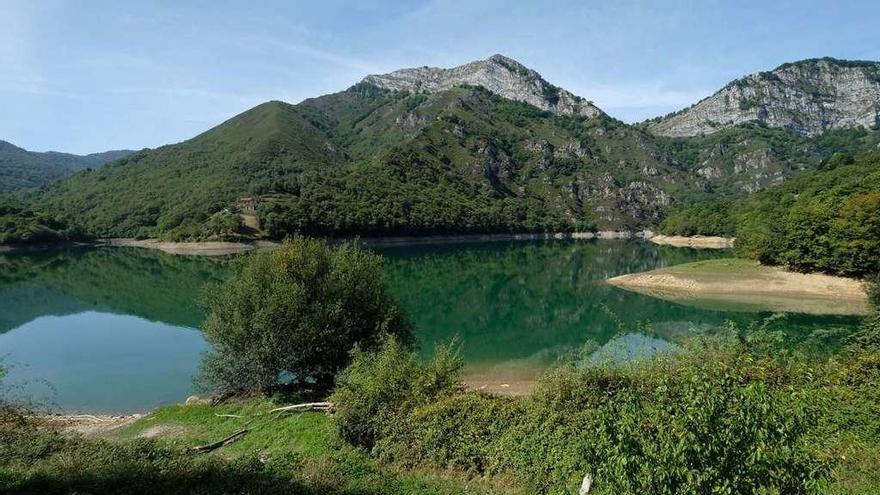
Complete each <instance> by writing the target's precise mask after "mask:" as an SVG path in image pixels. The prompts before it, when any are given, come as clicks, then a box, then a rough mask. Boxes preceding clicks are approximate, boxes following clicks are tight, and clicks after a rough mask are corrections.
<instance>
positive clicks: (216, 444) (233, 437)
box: [189, 428, 249, 453]
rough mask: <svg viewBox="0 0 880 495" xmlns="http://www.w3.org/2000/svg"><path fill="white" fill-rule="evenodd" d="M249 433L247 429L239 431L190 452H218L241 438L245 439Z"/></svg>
mask: <svg viewBox="0 0 880 495" xmlns="http://www.w3.org/2000/svg"><path fill="white" fill-rule="evenodd" d="M248 431H249V430H248V429H247V428H245V429H244V430H238V431H237V432H235V433H233V434H232V435H229V436H228V437H226V438H224V439H222V440H218V441H216V442H214V443H209V444H207V445H199V446H198V447H192V448H190V449H189V450H191V451H193V452H202V453H204V452H211V451H214V450H217V449H219V448H220V447H223V446H226V445H229V444H230V443H232V442H234V441H236V440H238V439H239V438H241V437H243V436H244V435H245V434H246V433H247V432H248Z"/></svg>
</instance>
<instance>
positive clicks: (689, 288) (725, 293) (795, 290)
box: [608, 259, 869, 315]
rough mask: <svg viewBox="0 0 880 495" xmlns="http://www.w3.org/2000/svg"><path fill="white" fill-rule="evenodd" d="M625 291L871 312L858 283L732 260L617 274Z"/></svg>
mask: <svg viewBox="0 0 880 495" xmlns="http://www.w3.org/2000/svg"><path fill="white" fill-rule="evenodd" d="M608 283H609V284H612V285H615V286H617V287H621V288H623V289H627V290H631V291H634V292H639V293H642V294H646V295H649V296H653V297H659V298H661V299H666V300H670V301H675V302H682V303H686V304H691V305H694V306H700V307H705V308H711V309H727V310H738V309H739V310H748V311H754V310H756V309H759V310H766V311H778V312H792V313H810V314H839V315H861V314H867V313H868V311H869V307H868V300H867V295H866V293H865V287H864V284H863V283H862V282H860V281H858V280H854V279H849V278H844V277H834V276H830V275H821V274H804V273H794V272H789V271H786V270H784V269H782V268H777V267H767V266H761V265H759V264H758V263H756V262H752V261H746V260H736V259H722V260H708V261H699V262H696V263H687V264H684V265H677V266H673V267H668V268H661V269H658V270H653V271H649V272H643V273H633V274H629V275H621V276H619V277H614V278H611V279H608Z"/></svg>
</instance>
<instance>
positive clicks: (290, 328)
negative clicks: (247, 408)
mask: <svg viewBox="0 0 880 495" xmlns="http://www.w3.org/2000/svg"><path fill="white" fill-rule="evenodd" d="M207 301H208V315H207V318H206V320H205V323H204V325H203V330H204V335H205V338H206V340H207V341H208V343H210V344H211V346H212V351H211V352H210V353H209V354H207V355H206V356H205V358H204V361H203V365H202V367H203V372H204V374H205V377H206V379H207V380H208V382H209V385H210V388H212V389H214V390H215V391H220V392H237V391H242V390H260V391H270V390H275V389H278V388H279V387H280V386H283V385H287V384H291V385H296V388H297V389H302V388H303V387H305V386H306V385H307V384H311V385H312V386H314V387H317V388H318V389H322V390H326V389H327V388H329V387H330V386H332V384H333V377H334V376H335V375H336V373H337V372H338V371H339V370H340V369H342V368H343V367H344V366H345V365H346V364H347V362H348V358H349V352H350V351H351V349H352V348H353V347H354V346H361V347H363V348H366V349H369V348H371V347H374V346H375V344H376V343H377V341H378V339H379V337H380V336H381V335H394V336H397V337H398V338H401V339H405V340H406V339H409V338H410V331H411V329H410V323H409V321H408V320H407V319H406V317H405V316H404V315H403V314H402V312H401V310H400V309H399V308H398V307H397V304H396V302H395V301H394V300H393V298H392V297H391V296H390V295H389V294H388V292H387V289H386V287H385V283H384V279H383V274H382V263H381V258H379V257H378V256H376V255H375V254H372V253H369V252H367V251H363V250H361V249H360V248H358V247H357V245H356V244H354V243H353V242H348V243H344V244H342V245H340V246H338V247H334V248H331V247H330V246H328V245H327V243H326V242H324V241H318V240H311V239H305V238H302V237H297V238H293V239H291V240H288V241H285V242H284V244H283V245H282V246H281V247H279V248H278V249H273V250H270V251H263V252H258V253H255V254H253V255H251V256H248V257H247V258H245V259H244V260H243V261H242V263H241V265H240V266H239V267H238V270H237V271H236V273H235V274H234V275H233V277H232V278H231V279H230V280H228V281H227V282H225V283H222V284H218V285H214V286H212V287H211V288H210V290H209V294H208V297H207Z"/></svg>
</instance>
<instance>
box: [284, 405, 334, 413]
mask: <svg viewBox="0 0 880 495" xmlns="http://www.w3.org/2000/svg"><path fill="white" fill-rule="evenodd" d="M331 410H333V403H332V402H306V403H304V404H294V405H292V406H283V407H276V408H275V409H272V410H271V411H269V414H271V413H276V412H306V411H331Z"/></svg>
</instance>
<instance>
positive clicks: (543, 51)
mask: <svg viewBox="0 0 880 495" xmlns="http://www.w3.org/2000/svg"><path fill="white" fill-rule="evenodd" d="M878 20H880V2H878V1H876V0H874V1H869V0H865V1H847V0H839V1H824V2H820V1H798V2H796V1H787V0H782V1H776V0H763V1H752V0H740V1H712V0H701V1H697V0H692V1H684V0H681V1H673V0H669V1H665V0H656V1H648V0H644V1H637V0H620V1H610V0H608V1H589V0H586V1H541V2H537V1H536V2H511V1H479V0H470V1H458V0H449V1H439V0H427V1H412V2H404V1H379V2H370V1H359V2H356V1H352V2H340V1H335V0H322V1H320V2H297V1H265V2H261V1H255V0H252V1H250V2H244V1H241V2H226V1H222V0H214V1H183V0H181V1H167V2H163V1H147V0H144V1H138V2H128V1H118V0H116V1H97V0H94V1H90V0H80V1H73V0H70V1H60V0H58V1H52V0H0V139H3V140H7V141H10V142H13V143H15V144H17V145H19V146H23V147H25V148H28V149H32V150H37V151H45V150H59V151H69V152H75V153H88V152H95V151H102V150H107V149H116V148H143V147H155V146H159V145H162V144H167V143H173V142H177V141H181V140H183V139H187V138H189V137H192V136H193V135H195V134H197V133H199V132H201V131H203V130H205V129H208V128H209V127H212V126H214V125H216V124H218V123H220V122H222V121H223V120H225V119H227V118H229V117H231V116H233V115H235V114H237V113H239V112H241V111H243V110H246V109H247V108H250V107H252V106H254V105H256V104H259V103H261V102H263V101H266V100H270V99H279V100H284V101H288V102H292V103H296V102H298V101H300V100H302V99H304V98H308V97H311V96H318V95H321V94H326V93H330V92H335V91H340V90H343V89H345V88H347V87H348V86H350V85H352V84H354V83H356V82H357V81H359V80H360V79H361V78H362V77H363V76H364V75H366V74H367V73H375V72H388V71H391V70H394V69H398V68H401V67H412V66H420V65H431V66H453V65H459V64H462V63H465V62H468V61H471V60H476V59H481V58H485V57H488V56H489V55H492V54H493V53H503V54H505V55H508V56H510V57H513V58H515V59H517V60H519V61H520V62H522V63H524V64H525V65H527V66H529V67H531V68H533V69H535V70H537V71H538V72H540V73H541V74H542V75H543V76H544V77H545V78H546V79H547V80H549V81H550V82H552V83H554V84H556V85H558V86H562V87H565V88H566V89H568V90H570V91H572V92H574V93H576V94H578V95H581V96H583V97H585V98H588V99H591V100H593V101H595V102H596V104H597V105H599V106H600V107H601V108H602V109H604V110H605V111H606V112H608V113H610V114H611V115H613V116H615V117H617V118H620V119H622V120H625V121H639V120H642V119H644V118H648V117H652V116H655V115H659V114H664V113H666V112H669V111H672V110H676V109H678V108H681V107H683V106H687V105H689V104H690V103H693V102H695V101H696V100H698V99H700V98H702V97H704V96H707V95H709V94H711V93H712V92H714V91H715V90H717V89H718V88H720V87H721V86H722V85H724V84H725V83H727V82H729V81H730V80H732V79H735V78H737V77H739V76H741V75H745V74H747V73H751V72H756V71H760V70H768V69H772V68H773V67H775V66H777V65H779V64H781V63H784V62H787V61H793V60H799V59H803V58H810V57H819V56H826V55H827V56H834V57H839V58H850V59H868V60H880V36H877V21H878Z"/></svg>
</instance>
